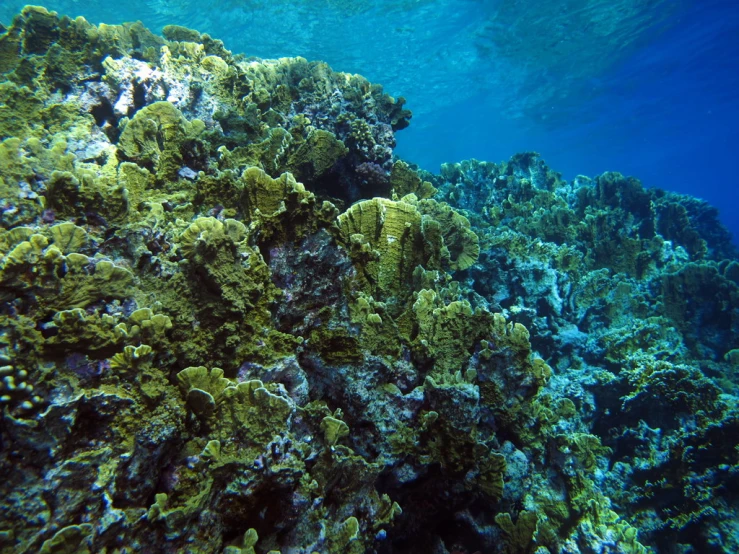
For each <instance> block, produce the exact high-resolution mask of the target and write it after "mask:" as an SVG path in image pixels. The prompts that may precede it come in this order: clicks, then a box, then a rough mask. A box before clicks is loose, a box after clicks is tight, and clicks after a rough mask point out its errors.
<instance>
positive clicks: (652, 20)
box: [0, 0, 739, 237]
mask: <svg viewBox="0 0 739 554" xmlns="http://www.w3.org/2000/svg"><path fill="white" fill-rule="evenodd" d="M23 4H24V2H22V0H5V1H3V2H2V6H0V21H4V22H6V23H7V22H8V21H9V20H10V17H11V16H12V14H14V13H17V12H18V11H19V10H20V8H21V7H22V6H23ZM46 6H47V7H48V8H50V9H54V10H57V11H58V12H59V13H64V14H68V15H70V16H76V15H82V16H84V17H85V18H87V19H88V20H90V21H91V22H93V23H100V22H105V23H108V24H113V23H119V22H123V21H132V20H141V21H142V22H143V23H144V24H145V25H146V26H147V27H149V28H151V29H152V30H154V31H155V32H159V31H160V30H161V28H162V27H163V26H164V25H166V24H179V25H185V26H189V27H192V28H195V29H197V30H199V31H201V32H206V33H210V34H212V35H213V36H215V37H217V38H220V39H222V40H223V41H224V42H225V44H226V47H228V48H229V49H231V50H232V51H234V52H243V53H246V54H248V55H255V56H259V57H280V56H303V57H305V58H308V59H320V60H324V61H327V62H328V63H329V64H330V65H331V66H332V67H333V68H334V69H335V70H338V71H347V72H355V73H360V74H362V75H364V76H365V77H367V78H368V79H370V80H371V81H373V82H377V83H381V84H383V85H384V86H385V89H386V90H387V91H388V92H390V93H391V94H393V95H402V96H404V97H405V98H406V99H407V100H408V107H409V108H410V109H411V110H413V112H414V119H413V122H412V125H411V127H410V128H409V129H407V130H405V131H403V132H402V133H400V134H399V139H398V141H399V144H398V148H397V151H396V152H397V154H399V155H400V156H402V157H404V158H405V159H407V160H409V161H412V162H414V163H417V164H418V165H420V166H421V167H423V168H425V169H428V170H430V171H433V172H438V169H439V165H440V164H441V163H443V162H455V161H459V160H462V159H467V158H472V157H474V158H478V159H484V160H489V161H501V160H504V159H507V158H508V157H510V156H511V155H513V154H514V153H516V152H520V151H529V150H534V151H538V152H539V153H540V154H541V155H542V156H543V158H544V159H545V160H546V161H547V163H548V164H549V166H550V167H552V168H553V169H555V170H557V171H560V172H562V173H563V174H564V176H565V177H566V178H572V177H574V176H576V175H577V174H585V175H595V174H599V173H601V172H603V171H620V172H621V173H624V174H626V175H631V176H635V177H637V178H639V179H641V180H642V182H643V183H644V184H645V185H646V186H648V187H660V188H664V189H667V190H671V191H677V192H682V193H689V194H693V195H695V196H698V197H700V198H702V199H704V200H707V201H708V202H710V203H712V204H714V205H716V206H718V207H719V208H720V210H721V217H722V220H723V222H724V223H725V224H726V226H727V227H729V229H730V230H731V231H732V233H733V234H734V236H735V237H736V236H738V235H739V210H737V209H736V203H737V200H739V195H738V194H737V192H736V191H737V172H736V151H737V146H738V145H739V71H737V70H736V68H737V67H738V66H739V40H737V38H736V37H737V36H739V5H738V4H737V3H736V2H733V1H731V0H701V1H698V0H694V1H689V0H676V1H664V0H657V1H652V2H641V1H638V0H616V1H605V0H565V1H560V2H551V3H550V2H522V1H517V0H454V1H451V0H404V1H400V2H398V1H379V2H378V1H359V0H285V1H281V2H274V1H266V0H250V1H236V0H234V1H227V2H212V3H211V2H206V1H194V0H179V1H175V2H172V1H164V0H155V1H153V2H148V1H146V2H144V1H142V0H128V1H122V2H117V3H82V2H78V1H77V0H54V1H50V2H47V3H46Z"/></svg>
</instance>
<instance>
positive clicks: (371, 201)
mask: <svg viewBox="0 0 739 554" xmlns="http://www.w3.org/2000/svg"><path fill="white" fill-rule="evenodd" d="M163 35H164V36H162V37H159V36H156V35H154V34H152V33H151V32H149V31H148V30H147V29H145V28H144V27H143V26H142V25H141V24H139V23H135V24H126V25H122V26H109V25H100V26H95V25H92V24H90V23H88V22H87V21H85V20H84V19H82V18H77V19H70V18H67V17H60V16H59V15H57V14H55V13H53V12H49V11H47V10H45V9H44V8H40V7H27V8H25V9H24V10H23V12H22V13H21V14H19V15H18V16H17V17H16V18H15V19H14V20H13V22H12V23H11V24H10V25H9V26H8V27H7V28H3V29H2V32H1V34H0V72H2V79H1V80H0V137H2V140H1V141H0V199H1V200H2V205H3V210H2V214H0V409H1V410H2V419H1V420H0V440H1V443H2V451H0V470H1V471H2V473H3V475H4V476H5V479H3V482H2V483H1V484H0V498H1V499H2V500H0V552H2V553H5V552H7V553H11V552H13V553H16V552H17V553H30V552H104V551H105V552H124V551H126V552H127V551H129V550H132V551H142V552H184V551H187V552H193V553H197V552H220V551H222V552H228V553H237V552H242V553H243V552H246V553H257V552H259V553H263V552H264V553H266V552H326V553H337V554H338V553H346V552H350V553H361V552H374V553H378V554H394V553H401V552H403V553H426V552H439V553H449V552H457V553H461V552H475V551H479V552H485V553H494V554H495V553H513V552H537V553H538V554H544V553H546V552H549V553H560V552H561V553H564V552H568V553H577V552H583V553H585V552H605V551H614V552H646V551H648V550H647V549H651V550H652V551H656V552H677V551H684V552H687V551H695V552H732V551H737V550H739V544H737V538H736V536H735V535H734V534H732V533H731V532H730V529H732V528H733V527H735V526H736V525H737V524H738V522H737V519H738V518H739V516H737V514H736V510H735V509H733V508H732V506H735V505H736V504H737V492H738V491H737V487H736V486H735V485H734V483H735V482H736V480H737V479H736V477H737V476H736V468H737V467H739V457H738V456H739V454H738V452H739V448H738V447H737V436H738V435H737V421H739V417H738V415H737V414H738V413H739V412H738V410H737V405H736V401H735V398H736V394H737V382H738V381H739V258H738V257H737V253H736V251H735V250H734V248H733V247H732V245H731V241H730V237H729V235H728V233H727V232H726V231H725V229H723V228H722V227H721V225H720V224H719V223H718V219H717V212H716V210H715V209H714V208H713V207H711V206H709V205H707V204H705V203H703V202H701V201H699V200H697V199H694V198H690V197H686V196H682V195H678V194H674V193H669V192H665V191H658V190H651V189H645V188H644V187H642V185H641V184H640V183H639V182H638V181H637V180H636V179H633V178H627V177H623V176H622V175H620V174H617V173H606V174H604V175H601V176H598V177H595V178H593V179H590V178H587V177H578V178H577V179H575V180H573V181H571V182H567V181H565V180H563V179H562V178H561V176H560V175H559V174H557V173H556V172H554V171H552V170H550V169H549V168H548V167H547V166H546V164H545V163H544V162H543V161H542V160H541V159H540V158H539V157H538V155H536V154H534V153H524V154H519V155H516V156H514V157H513V158H512V159H511V160H510V161H508V162H505V163H500V164H496V163H491V162H482V161H477V160H468V161H463V162H460V163H450V164H445V165H444V166H442V168H441V171H440V174H438V175H433V174H430V173H428V172H424V171H421V170H419V169H418V168H416V167H415V166H413V164H411V163H409V162H406V161H403V160H400V159H398V158H397V157H396V156H395V155H394V154H393V147H394V145H395V132H397V131H400V130H402V129H403V128H404V127H406V126H407V125H408V123H409V120H410V116H411V114H410V112H409V111H408V110H407V109H406V108H405V105H404V104H405V102H404V100H403V99H402V98H397V99H395V98H392V97H390V96H389V95H387V94H385V93H384V92H383V91H382V88H381V87H379V86H378V85H374V84H371V83H369V82H368V81H366V80H365V79H364V78H362V77H360V76H357V75H347V74H344V73H339V72H335V71H333V70H331V69H330V68H329V67H328V66H327V65H326V64H324V63H321V62H308V61H306V60H304V59H302V58H283V59H280V60H260V59H257V58H247V57H245V56H243V55H240V54H233V53H231V52H229V51H228V50H226V49H225V47H224V45H223V44H222V43H221V42H220V41H219V40H217V39H215V38H213V37H210V36H208V35H204V34H200V33H199V32H197V31H193V30H189V29H185V28H183V27H178V26H167V27H165V28H164V31H163Z"/></svg>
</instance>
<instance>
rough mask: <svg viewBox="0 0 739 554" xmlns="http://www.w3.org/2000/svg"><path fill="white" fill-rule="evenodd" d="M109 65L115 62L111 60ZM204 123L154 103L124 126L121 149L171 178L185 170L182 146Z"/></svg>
mask: <svg viewBox="0 0 739 554" xmlns="http://www.w3.org/2000/svg"><path fill="white" fill-rule="evenodd" d="M108 63H115V62H113V61H112V60H110V58H109V59H108ZM204 128H205V125H204V124H203V122H202V121H200V120H197V119H193V120H191V121H188V120H187V119H185V117H184V116H183V115H182V112H180V110H178V109H177V108H176V107H175V106H174V105H172V104H171V103H170V102H154V103H153V104H149V105H148V106H144V107H143V108H142V109H140V110H139V111H137V112H136V114H135V115H134V116H133V119H131V120H130V121H128V122H126V123H125V124H124V126H123V132H122V133H121V137H120V140H119V142H118V148H119V149H120V151H121V152H122V153H123V155H124V156H125V157H126V158H128V159H130V160H134V161H136V162H138V163H140V164H143V165H144V166H145V167H148V168H150V169H153V170H154V171H155V172H156V173H157V174H158V175H159V176H160V177H161V178H172V177H174V176H175V175H176V174H177V171H178V170H179V169H180V168H181V167H182V163H183V162H182V153H181V150H180V149H181V146H182V143H183V142H185V141H186V140H188V139H192V138H194V137H196V136H197V135H199V134H200V133H201V132H202V131H203V129H204Z"/></svg>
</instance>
